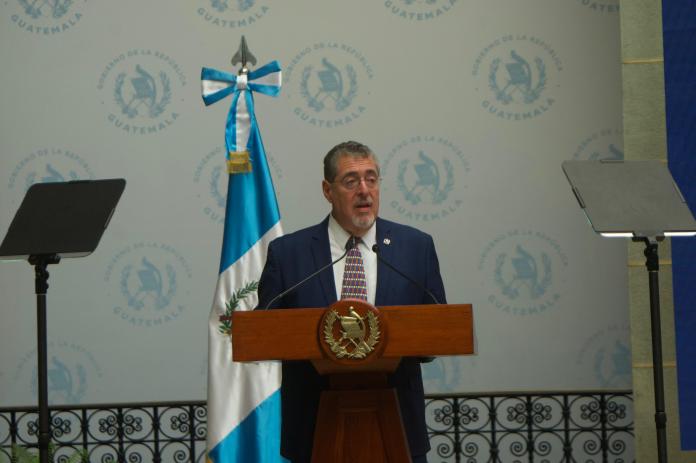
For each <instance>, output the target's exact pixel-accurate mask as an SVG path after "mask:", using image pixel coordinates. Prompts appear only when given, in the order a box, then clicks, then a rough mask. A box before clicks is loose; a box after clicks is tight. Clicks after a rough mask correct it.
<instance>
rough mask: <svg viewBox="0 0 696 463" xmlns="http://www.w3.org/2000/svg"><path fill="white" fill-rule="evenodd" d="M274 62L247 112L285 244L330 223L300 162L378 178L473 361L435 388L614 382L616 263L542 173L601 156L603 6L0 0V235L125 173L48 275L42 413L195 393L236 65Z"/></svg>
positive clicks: (31, 370)
mask: <svg viewBox="0 0 696 463" xmlns="http://www.w3.org/2000/svg"><path fill="white" fill-rule="evenodd" d="M241 34H245V35H246V37H247V40H248V43H249V46H250V49H251V51H252V53H253V54H254V55H255V56H256V57H257V58H258V59H259V63H258V65H261V64H264V63H266V62H268V61H270V60H273V59H277V60H278V61H280V63H281V65H282V67H283V72H284V75H283V78H284V86H283V90H282V93H281V95H280V97H279V98H276V99H273V98H269V97H266V96H263V95H260V96H257V97H256V107H257V116H258V119H259V123H260V126H261V131H262V134H263V136H264V141H265V145H266V149H267V151H268V153H269V160H270V163H271V169H272V173H273V176H274V182H275V186H276V191H277V194H278V199H279V202H280V207H281V214H282V217H283V225H284V228H285V230H286V231H293V230H296V229H298V228H301V227H304V226H307V225H310V224H314V223H316V222H318V221H320V220H321V219H322V218H323V217H324V216H325V214H326V213H327V212H328V205H327V204H326V203H325V201H324V199H323V197H322V195H321V193H320V181H321V175H322V174H321V172H322V169H321V159H322V157H323V155H324V153H325V152H326V151H327V150H328V149H329V148H330V147H331V146H333V145H335V144H336V143H338V142H340V141H344V140H347V139H357V140H360V141H362V142H364V143H366V144H368V145H369V146H370V147H371V148H372V149H373V150H374V151H375V152H376V153H377V155H378V157H379V158H380V160H381V163H382V173H383V177H384V183H383V188H382V208H381V215H382V216H384V217H385V218H388V219H392V220H396V221H400V222H403V223H407V224H410V225H414V226H417V227H419V228H421V229H423V230H425V231H427V232H429V233H431V234H432V235H433V236H434V238H435V241H436V246H437V249H438V252H439V255H440V264H441V268H442V273H443V276H444V280H445V287H446V290H447V294H448V299H449V301H450V302H457V303H465V302H470V303H473V305H474V311H475V324H476V335H477V348H478V355H476V356H473V357H468V358H456V359H455V358H451V359H440V360H438V361H437V362H435V363H434V364H431V365H428V366H427V367H426V369H425V378H426V385H427V389H428V391H430V392H447V391H463V392H466V391H492V390H495V391H500V390H511V391H520V390H551V389H554V390H555V389H583V388H627V387H630V350H629V341H628V315H627V290H626V288H627V277H626V250H625V244H624V243H623V241H610V240H603V239H600V238H598V237H596V236H594V234H593V233H592V231H591V229H590V227H589V225H588V224H587V223H586V221H585V219H584V216H583V215H582V212H581V211H580V209H579V208H578V206H577V204H576V203H575V200H574V199H573V197H572V194H571V192H570V189H569V187H568V185H567V182H566V180H565V178H564V176H563V173H562V171H561V167H560V165H561V162H562V161H564V160H566V159H598V158H607V157H615V158H616V157H622V134H621V131H620V128H621V126H622V123H621V85H620V77H621V76H620V49H619V17H618V0H604V1H600V0H597V1H594V0H526V1H524V2H521V1H510V0H486V1H481V0H385V1H375V0H372V1H367V0H362V1H355V0H354V1H345V0H344V1H339V0H331V1H327V0H325V1H322V2H313V1H308V0H304V1H299V0H296V1H293V2H289V1H270V0H266V1H262V0H257V1H254V0H237V1H235V0H225V1H223V0H197V1H193V0H186V1H185V0H171V1H166V2H165V1H147V2H144V1H136V0H124V1H119V2H107V1H99V0H74V1H70V0H56V1H46V0H43V3H42V0H40V1H38V2H30V1H26V0H3V1H2V2H0V62H1V63H2V66H0V82H1V83H2V86H1V87H0V107H1V108H2V109H1V110H0V118H1V119H0V149H1V152H0V153H1V157H0V235H1V236H3V237H4V234H5V232H6V230H7V228H8V226H9V224H10V221H11V219H12V217H13V215H14V213H15V211H16V209H17V207H18V206H19V203H20V202H21V199H22V198H23V196H24V193H25V191H26V189H27V187H28V186H29V185H31V184H32V183H35V182H38V181H55V180H60V179H64V180H69V179H74V178H112V177H123V178H125V179H126V180H127V182H128V183H127V186H126V190H125V193H124V196H123V197H122V199H121V203H120V204H119V207H118V209H117V212H116V214H115V216H114V219H113V221H112V223H111V225H110V227H109V229H108V230H107V232H106V233H105V235H104V237H103V239H102V242H101V243H100V245H99V247H98V249H97V251H96V252H95V253H94V254H93V255H91V256H89V257H86V258H83V259H73V260H70V259H65V260H63V262H61V263H60V264H59V265H58V266H54V267H51V268H50V269H49V270H50V272H51V277H50V280H49V284H50V289H49V291H48V331H49V339H50V344H49V369H50V372H49V380H50V391H49V394H50V399H51V402H52V403H93V402H116V401H150V400H186V399H202V398H204V397H205V370H206V326H207V319H208V313H209V310H210V304H211V301H212V296H213V291H214V286H215V282H216V278H217V270H218V263H219V251H220V244H221V234H222V225H221V221H222V214H223V209H222V205H221V203H220V200H221V198H223V197H224V196H222V195H223V192H224V191H225V186H226V184H225V182H226V178H225V175H222V174H221V172H222V170H221V169H222V168H223V165H224V154H223V149H222V146H223V145H224V138H223V130H224V122H225V117H226V113H227V110H228V108H229V101H225V102H220V103H218V104H216V105H214V106H212V107H210V108H205V107H204V106H203V103H202V101H201V98H200V85H199V76H200V68H201V67H202V66H210V67H214V68H218V69H223V70H231V67H230V65H229V60H230V58H231V56H232V54H233V53H234V52H235V51H236V50H237V46H238V44H239V40H240V36H241ZM0 295H1V296H0V320H1V322H0V404H2V405H20V404H33V403H35V400H36V389H35V386H34V384H35V376H36V367H35V362H36V328H35V325H36V320H35V299H34V293H33V270H32V268H31V267H30V266H29V265H28V264H27V263H22V262H2V263H0Z"/></svg>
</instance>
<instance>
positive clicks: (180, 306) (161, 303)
mask: <svg viewBox="0 0 696 463" xmlns="http://www.w3.org/2000/svg"><path fill="white" fill-rule="evenodd" d="M191 277H192V272H191V267H190V265H189V264H188V262H187V261H186V260H185V259H184V258H183V257H182V256H181V255H180V254H179V252H178V251H177V250H176V249H174V248H173V247H171V246H170V245H167V244H163V243H135V244H131V245H128V246H126V247H125V248H124V249H122V250H121V251H120V252H118V253H117V254H116V255H115V256H114V257H113V258H112V260H111V262H110V263H109V265H108V266H107V269H106V273H105V276H104V282H105V283H106V284H107V285H108V287H107V290H106V291H105V294H106V296H108V299H109V300H112V301H115V304H114V305H113V307H112V308H111V310H112V312H113V314H114V315H115V316H116V317H117V318H119V319H120V320H122V321H124V322H126V323H128V324H129V325H130V326H142V327H148V328H149V327H156V326H162V325H165V324H166V323H169V322H171V321H173V320H176V319H178V318H179V316H180V315H181V314H182V313H183V312H184V310H185V309H186V306H187V303H186V301H185V298H186V297H187V296H188V294H189V292H188V291H189V286H190V284H189V282H190V280H191Z"/></svg>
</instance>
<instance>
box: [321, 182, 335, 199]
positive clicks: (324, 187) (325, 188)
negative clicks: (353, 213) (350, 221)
mask: <svg viewBox="0 0 696 463" xmlns="http://www.w3.org/2000/svg"><path fill="white" fill-rule="evenodd" d="M321 191H322V192H323V193H324V198H326V200H327V201H328V202H330V203H332V204H333V200H332V199H331V184H330V183H329V182H327V181H326V180H322V181H321Z"/></svg>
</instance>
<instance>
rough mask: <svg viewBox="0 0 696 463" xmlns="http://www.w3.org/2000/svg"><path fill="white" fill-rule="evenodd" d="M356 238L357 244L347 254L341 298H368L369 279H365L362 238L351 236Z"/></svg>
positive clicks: (364, 299)
mask: <svg viewBox="0 0 696 463" xmlns="http://www.w3.org/2000/svg"><path fill="white" fill-rule="evenodd" d="M350 240H355V244H354V245H353V246H352V247H351V248H350V250H349V251H348V254H346V265H345V268H344V270H343V287H342V288H341V299H361V300H363V301H366V300H367V280H366V279H365V267H363V260H362V254H360V249H359V248H358V244H360V242H361V240H360V238H354V237H352V236H351V237H350V238H349V242H350Z"/></svg>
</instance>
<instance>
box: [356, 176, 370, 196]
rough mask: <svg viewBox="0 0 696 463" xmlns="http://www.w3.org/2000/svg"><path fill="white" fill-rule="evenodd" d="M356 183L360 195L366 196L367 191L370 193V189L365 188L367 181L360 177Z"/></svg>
mask: <svg viewBox="0 0 696 463" xmlns="http://www.w3.org/2000/svg"><path fill="white" fill-rule="evenodd" d="M358 182H359V183H358V191H359V192H360V193H363V194H366V193H367V192H368V191H370V189H369V188H368V187H367V181H366V180H365V179H364V178H363V177H360V179H359V180H358Z"/></svg>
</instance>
